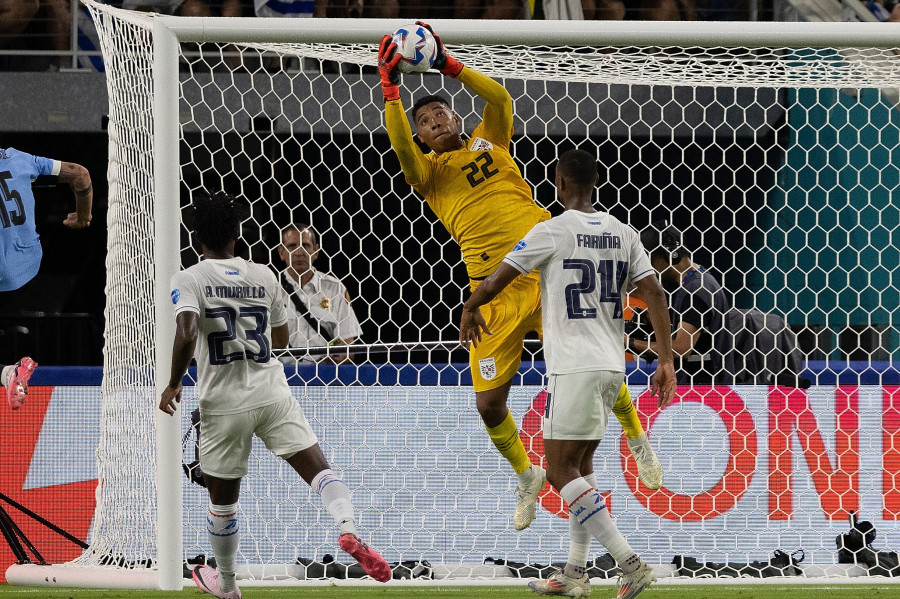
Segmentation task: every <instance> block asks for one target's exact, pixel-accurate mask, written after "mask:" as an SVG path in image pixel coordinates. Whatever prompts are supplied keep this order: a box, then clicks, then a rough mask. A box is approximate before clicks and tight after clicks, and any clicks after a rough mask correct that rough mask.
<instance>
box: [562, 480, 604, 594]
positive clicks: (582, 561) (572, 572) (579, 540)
mask: <svg viewBox="0 0 900 599" xmlns="http://www.w3.org/2000/svg"><path fill="white" fill-rule="evenodd" d="M584 480H586V481H587V482H588V484H589V485H591V487H595V488H596V486H597V475H596V474H595V473H593V472H591V473H590V474H588V475H587V476H585V477H584ZM590 550H591V531H589V530H588V529H586V528H585V527H584V526H582V525H581V524H579V523H578V519H577V518H572V517H571V516H570V517H569V559H568V560H566V568H565V570H564V571H563V574H565V575H566V576H569V577H570V578H581V577H582V576H584V571H585V566H586V565H587V560H588V553H589V552H590Z"/></svg>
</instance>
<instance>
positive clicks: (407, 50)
mask: <svg viewBox="0 0 900 599" xmlns="http://www.w3.org/2000/svg"><path fill="white" fill-rule="evenodd" d="M391 39H392V40H393V41H394V43H396V44H397V52H399V53H400V56H402V57H403V58H402V59H401V60H400V62H399V63H397V69H398V70H399V71H400V72H401V73H424V72H425V71H427V70H428V69H430V68H431V65H433V64H434V59H435V58H437V43H435V41H434V36H433V35H432V34H431V32H430V31H428V30H427V29H425V28H424V27H422V26H421V25H404V26H403V27H401V28H400V29H398V30H397V31H395V32H394V33H393V34H391Z"/></svg>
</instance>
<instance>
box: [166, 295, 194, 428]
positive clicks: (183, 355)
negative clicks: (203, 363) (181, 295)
mask: <svg viewBox="0 0 900 599" xmlns="http://www.w3.org/2000/svg"><path fill="white" fill-rule="evenodd" d="M199 317H200V315H199V314H198V313H197V312H194V311H193V310H182V311H181V312H179V313H178V316H176V317H175V341H173V342H172V371H171V374H170V376H169V384H168V386H167V387H166V388H165V389H163V393H162V397H161V399H160V401H159V409H160V410H162V411H163V412H165V413H166V414H174V413H175V411H176V410H177V409H178V403H179V402H181V379H183V378H184V375H185V374H186V373H187V370H188V366H190V365H191V358H193V357H194V348H195V347H196V345H197V322H198V320H199Z"/></svg>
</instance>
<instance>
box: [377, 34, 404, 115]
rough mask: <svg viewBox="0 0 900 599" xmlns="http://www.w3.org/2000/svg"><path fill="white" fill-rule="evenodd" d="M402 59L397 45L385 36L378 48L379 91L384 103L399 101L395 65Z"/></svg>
mask: <svg viewBox="0 0 900 599" xmlns="http://www.w3.org/2000/svg"><path fill="white" fill-rule="evenodd" d="M401 58H403V57H402V56H401V55H400V53H399V52H397V44H396V43H395V42H394V41H393V40H392V39H391V36H389V35H386V36H384V37H383V38H381V44H380V45H379V46H378V73H379V74H380V75H381V91H382V93H383V94H384V101H385V102H387V101H389V100H399V99H400V71H398V70H397V63H399V62H400V59H401Z"/></svg>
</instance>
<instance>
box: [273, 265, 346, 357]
mask: <svg viewBox="0 0 900 599" xmlns="http://www.w3.org/2000/svg"><path fill="white" fill-rule="evenodd" d="M280 282H281V287H282V297H283V303H284V305H285V306H286V307H287V312H288V332H289V334H290V341H289V345H290V346H291V347H324V346H326V345H329V344H330V343H331V342H332V341H335V340H336V339H340V340H343V339H351V338H353V339H357V338H359V336H360V335H361V334H362V329H361V328H360V326H359V320H357V318H356V313H355V312H353V307H352V306H351V305H350V295H349V294H348V293H347V288H346V287H344V284H343V283H341V281H340V279H338V278H337V277H335V276H333V275H330V274H327V273H323V272H319V271H317V270H315V269H313V276H312V278H311V279H310V280H309V282H307V283H306V285H303V286H302V287H301V286H300V282H299V281H295V280H294V279H293V278H291V277H290V276H289V275H288V274H287V271H282V273H281V281H280ZM297 300H299V305H298V303H297ZM304 308H305V309H304ZM304 314H309V315H310V316H311V317H312V319H313V320H314V321H315V322H316V323H317V324H316V327H315V328H313V325H312V324H310V322H309V321H308V320H307V319H306V318H304V316H303V315H304ZM341 343H343V342H342V341H341ZM323 358H325V355H324V354H323V355H318V356H307V357H305V358H303V359H302V361H304V362H309V363H312V362H315V361H316V360H321V359H323ZM290 360H291V361H293V360H295V358H290ZM285 361H288V360H285Z"/></svg>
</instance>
